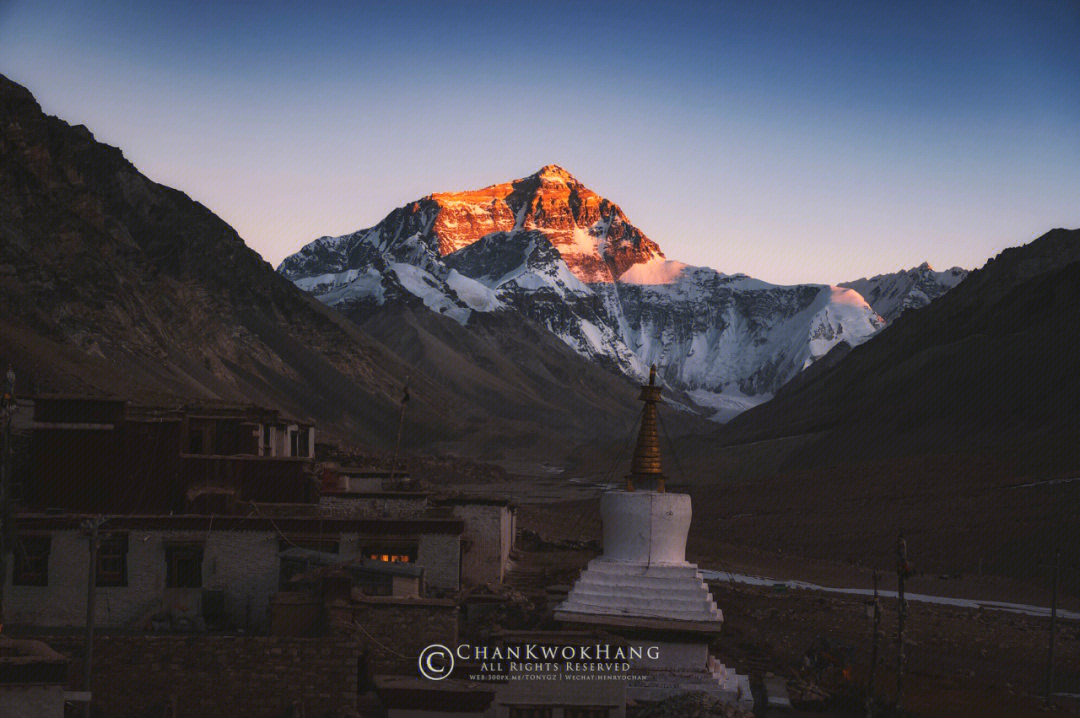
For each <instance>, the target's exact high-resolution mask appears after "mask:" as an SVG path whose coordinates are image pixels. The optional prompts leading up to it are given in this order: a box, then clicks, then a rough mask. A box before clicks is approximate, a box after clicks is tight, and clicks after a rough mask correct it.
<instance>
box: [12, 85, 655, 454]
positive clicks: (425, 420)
mask: <svg viewBox="0 0 1080 718" xmlns="http://www.w3.org/2000/svg"><path fill="white" fill-rule="evenodd" d="M444 221H447V219H446V218H444ZM628 241H629V240H628ZM613 251H616V250H613ZM616 254H617V252H616ZM410 296H412V295H410ZM417 303H419V301H418V302H417ZM420 308H421V309H423V307H422V305H420ZM411 311H412V310H411V309H410V308H409V307H407V306H402V307H401V312H400V313H399V314H398V315H396V316H395V317H394V321H395V323H394V325H393V327H392V329H393V331H389V330H387V331H383V330H384V329H385V328H386V327H385V326H380V325H378V324H377V323H375V324H373V325H372V327H371V330H372V331H379V332H381V336H382V337H383V338H385V339H386V340H387V341H389V342H392V343H393V345H394V347H393V349H390V348H388V347H387V346H386V345H385V344H384V343H382V342H380V341H378V340H377V339H375V338H373V337H372V334H371V333H370V332H369V331H365V330H364V329H363V328H361V327H360V326H358V325H357V324H356V323H355V322H353V321H350V320H349V319H347V318H346V317H344V316H343V315H341V314H340V313H338V312H337V311H335V310H334V309H331V308H329V307H327V306H326V305H325V304H324V303H322V302H319V301H316V300H315V299H313V298H311V297H310V296H308V295H307V294H305V293H304V292H302V291H300V290H299V289H297V288H296V287H295V286H294V285H293V284H292V283H291V282H289V281H288V280H286V279H285V278H283V277H282V276H281V275H279V274H278V273H276V272H275V271H274V270H273V268H272V267H271V266H270V265H269V264H267V263H266V262H265V261H263V260H262V258H261V257H259V255H258V254H257V253H255V252H254V251H252V250H251V249H249V248H248V247H247V246H246V245H245V244H244V242H243V240H242V239H241V238H240V237H239V236H237V234H236V232H235V231H234V230H233V229H232V228H231V227H229V226H228V225H227V224H226V223H225V222H223V221H222V220H221V219H220V218H218V217H216V216H215V215H214V214H213V213H211V212H210V211H209V210H207V209H206V208H205V207H203V206H202V205H200V204H198V203H197V202H194V201H192V200H191V199H190V198H189V197H187V196H186V195H184V194H183V193H182V192H179V191H177V190H175V189H171V188H169V187H165V186H162V185H159V184H156V183H154V182H153V181H151V180H149V179H147V178H146V177H145V176H143V175H142V174H140V173H139V171H138V170H137V169H136V168H135V167H134V166H132V165H131V163H130V162H128V161H127V160H126V159H125V158H124V157H123V155H122V154H121V152H120V150H118V149H116V148H115V147H110V146H107V145H103V144H101V143H99V142H96V141H95V140H94V138H93V135H92V134H91V133H90V131H89V130H87V129H86V128H85V127H81V126H77V127H72V126H69V125H68V124H66V123H64V122H62V121H61V120H58V119H56V118H54V117H49V116H46V115H45V114H43V113H42V111H41V108H40V106H39V105H38V104H37V102H36V101H35V100H34V98H33V96H32V95H31V94H30V93H29V92H28V91H27V90H26V89H24V88H22V87H21V86H19V85H17V84H16V83H14V82H11V81H10V80H8V79H7V78H3V77H0V362H11V363H13V364H14V366H15V369H16V372H17V374H18V376H19V384H20V387H19V388H20V391H22V392H87V393H94V394H101V393H106V394H112V395H116V396H121V397H125V398H129V399H134V400H136V401H145V402H166V403H170V404H171V403H180V402H184V401H192V400H200V401H224V402H239V401H243V402H248V401H251V402H257V403H260V404H263V405H267V406H274V407H279V408H281V409H283V410H285V411H286V412H288V413H290V414H292V415H294V416H297V417H300V418H308V419H312V420H314V421H316V422H317V424H318V427H319V430H320V432H321V435H322V436H324V437H325V436H326V435H327V434H330V435H331V436H334V437H336V438H339V439H342V440H345V441H346V442H349V443H354V444H355V443H364V444H370V445H376V446H377V445H382V446H386V445H388V444H391V443H392V442H393V440H394V437H395V434H396V428H397V417H398V408H399V403H398V402H399V398H400V396H401V390H402V386H403V383H404V381H405V379H406V377H407V376H411V379H410V387H411V392H410V393H411V396H412V401H411V402H410V404H409V409H408V417H407V418H408V429H407V431H406V434H405V441H406V443H407V444H410V445H412V446H425V447H432V446H447V447H450V448H453V449H455V450H459V451H461V452H464V453H469V454H472V455H476V454H478V453H480V452H482V451H489V452H497V451H498V449H499V447H506V446H519V447H528V446H532V445H542V446H546V447H548V450H549V453H552V454H557V453H558V452H559V451H561V450H562V448H563V447H567V446H569V445H571V443H572V442H580V441H588V440H590V439H593V438H596V437H600V438H609V439H614V438H618V439H620V440H621V439H622V437H623V436H624V435H625V433H626V432H627V431H628V430H629V426H630V424H631V423H632V422H633V419H634V417H635V415H636V411H637V407H636V402H635V401H634V396H635V388H634V387H633V386H632V385H631V384H630V382H628V381H626V380H625V379H622V378H619V377H616V376H614V375H612V374H610V373H609V372H606V371H604V370H602V369H600V368H599V367H596V366H594V365H592V364H591V363H589V362H587V361H585V360H583V359H581V358H580V357H579V356H578V355H576V354H574V353H573V352H572V351H570V350H569V349H568V348H567V347H566V346H565V345H563V344H562V343H561V342H559V341H558V340H556V339H555V338H554V337H551V336H550V335H549V334H547V332H546V330H543V329H542V328H540V327H536V326H533V325H529V326H516V327H514V328H513V330H510V329H507V328H506V327H498V326H492V327H489V328H488V329H486V330H484V331H472V332H468V333H466V332H464V331H463V330H462V327H461V326H460V325H459V324H457V323H456V322H453V321H451V320H448V319H446V318H444V317H441V316H438V315H435V314H433V313H431V312H427V310H423V314H424V316H422V317H421V318H420V319H416V318H414V317H411V316H410V314H411ZM384 319H386V320H387V321H390V317H389V316H387V317H384ZM525 347H528V348H529V351H531V354H530V353H528V352H527V351H526V349H525ZM526 354H528V355H526ZM403 356H407V357H408V359H403ZM425 369H430V371H425Z"/></svg>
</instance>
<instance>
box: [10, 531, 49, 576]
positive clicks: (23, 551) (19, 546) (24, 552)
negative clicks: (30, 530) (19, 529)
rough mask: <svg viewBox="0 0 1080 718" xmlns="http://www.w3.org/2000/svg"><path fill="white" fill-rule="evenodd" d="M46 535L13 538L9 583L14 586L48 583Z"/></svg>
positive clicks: (47, 538)
mask: <svg viewBox="0 0 1080 718" xmlns="http://www.w3.org/2000/svg"><path fill="white" fill-rule="evenodd" d="M50 543H51V541H50V539H49V537H48V536H19V537H18V538H16V539H15V566H14V568H13V570H12V572H11V583H12V584H13V585H15V586H48V585H49V546H50Z"/></svg>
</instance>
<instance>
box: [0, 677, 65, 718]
mask: <svg viewBox="0 0 1080 718" xmlns="http://www.w3.org/2000/svg"><path fill="white" fill-rule="evenodd" d="M24 716H25V717H27V718H64V689H63V687H62V686H34V685H20V686H0V718H9V717H10V718H24Z"/></svg>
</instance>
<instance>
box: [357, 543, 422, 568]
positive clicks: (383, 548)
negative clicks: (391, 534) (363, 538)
mask: <svg viewBox="0 0 1080 718" xmlns="http://www.w3.org/2000/svg"><path fill="white" fill-rule="evenodd" d="M360 553H361V555H363V557H364V558H368V559H371V560H373V561H388V562H390V563H416V544H415V543H407V542H402V543H386V542H381V541H380V542H375V543H369V544H365V545H364V548H363V549H362V550H361V551H360Z"/></svg>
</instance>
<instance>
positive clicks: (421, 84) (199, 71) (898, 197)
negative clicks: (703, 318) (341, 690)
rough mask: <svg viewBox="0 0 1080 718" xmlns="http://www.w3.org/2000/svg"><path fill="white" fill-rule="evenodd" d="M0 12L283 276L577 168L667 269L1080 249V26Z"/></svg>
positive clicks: (1033, 8) (921, 6) (904, 17)
mask: <svg viewBox="0 0 1080 718" xmlns="http://www.w3.org/2000/svg"><path fill="white" fill-rule="evenodd" d="M950 5H951V6H950V7H941V6H940V4H938V3H930V2H925V3H902V4H893V3H881V4H877V3H854V2H852V3H843V2H841V3H821V4H818V3H807V2H761V3H730V4H728V3H701V4H694V3H685V4H676V5H671V6H666V5H665V6H660V5H652V4H637V3H590V4H588V5H587V6H584V7H582V6H581V5H575V4H569V3H567V4H563V3H535V4H530V5H522V6H514V5H512V4H505V3H503V4H493V3H477V2H464V3H460V4H441V3H424V2H403V3H396V4H355V3H344V2H341V3H308V4H304V5H294V4H289V3H279V2H265V3H257V4H256V3H229V4H215V3H203V2H194V3H190V4H188V3H164V2H141V3H137V2H103V3H60V2H52V1H51V0H43V1H39V2H28V1H25V0H24V1H19V0H8V1H7V2H5V1H4V0H0V73H2V74H4V75H6V76H8V77H10V78H11V79H13V80H15V81H16V82H19V83H20V84H23V85H25V86H26V87H27V88H28V89H29V90H30V91H31V92H33V93H34V95H35V97H36V98H37V99H38V101H39V102H40V103H41V104H42V106H43V108H44V109H45V111H46V112H49V113H50V114H55V115H57V116H59V117H60V118H61V119H64V120H65V121H67V122H69V123H71V124H84V125H86V126H87V127H88V128H89V129H90V130H91V131H92V132H93V133H94V134H95V136H96V137H97V139H98V140H100V141H102V142H106V143H108V144H111V145H115V146H118V147H120V148H121V149H122V150H123V151H124V154H125V156H126V157H127V158H128V159H130V160H131V161H132V162H133V163H134V164H135V165H136V166H137V167H138V168H139V169H140V170H141V171H143V172H144V173H145V174H146V175H148V176H149V177H150V178H151V179H153V180H155V181H157V182H160V183H162V184H166V185H169V186H172V187H176V188H177V189H180V190H182V191H184V192H186V193H187V194H189V195H190V196H191V197H193V198H194V199H196V200H198V201H199V202H201V203H203V204H204V205H206V206H207V207H209V208H210V209H211V210H213V211H214V212H216V213H217V214H218V215H219V216H221V217H222V218H223V219H224V220H225V221H226V222H228V223H229V224H231V225H232V226H233V227H235V228H236V229H237V231H238V232H239V233H240V235H241V236H242V237H243V238H244V239H245V241H246V242H247V243H248V245H249V246H251V247H253V248H254V249H256V250H257V251H258V252H260V253H261V254H262V255H263V257H264V258H266V259H267V261H269V262H271V263H272V264H274V265H275V266H276V265H277V264H278V263H279V262H280V260H281V259H282V258H283V257H285V256H286V255H288V254H290V253H292V252H294V251H296V250H297V249H299V248H300V247H301V246H303V245H304V244H306V243H307V242H310V241H311V240H313V239H315V238H317V237H319V236H323V235H338V234H345V233H349V232H353V231H355V230H358V229H361V228H365V227H369V226H372V225H374V224H376V223H377V222H378V221H379V220H381V219H382V218H383V217H384V216H385V215H386V214H388V213H389V212H390V211H391V210H393V209H394V208H396V207H398V206H401V205H403V204H405V203H407V202H410V201H412V200H415V199H418V198H420V197H422V196H425V195H427V194H431V193H435V192H445V191H461V190H468V189H477V188H480V187H483V186H486V185H489V184H494V183H498V182H504V181H507V180H510V179H515V178H518V177H522V176H525V175H528V174H530V173H532V172H534V171H536V170H537V169H539V168H540V167H541V166H543V165H546V164H558V165H561V166H562V167H564V168H566V169H567V170H569V171H570V172H571V173H572V174H574V175H575V176H576V177H577V178H578V179H579V180H581V181H582V182H583V183H585V184H586V185H587V186H588V187H590V188H591V189H593V190H594V191H596V192H597V193H599V194H601V195H603V196H604V197H607V198H608V199H611V200H612V201H614V202H616V203H618V204H619V205H620V206H621V207H622V208H623V210H624V211H625V212H626V214H627V216H628V217H629V218H630V221H631V222H633V223H634V224H635V225H637V226H638V227H640V228H641V229H642V230H643V231H644V232H645V233H646V234H648V235H649V237H650V238H652V239H653V240H654V241H656V242H657V243H658V244H659V245H660V247H661V249H662V250H663V251H664V253H665V255H666V256H667V258H668V259H670V260H677V261H678V262H684V263H686V264H689V265H704V266H709V267H713V268H714V269H717V270H718V271H721V272H724V273H728V274H734V273H745V274H748V275H750V276H752V277H755V278H758V279H762V280H765V281H770V282H776V283H781V284H791V283H797V282H818V283H829V284H836V283H839V282H842V281H851V280H855V279H858V278H861V277H866V276H872V275H875V274H880V273H885V272H893V271H896V270H899V269H907V268H910V267H913V266H916V265H918V264H920V263H921V262H923V261H929V262H930V263H931V265H933V266H934V267H935V268H936V269H939V270H944V269H948V268H950V267H952V266H961V267H964V268H967V269H973V268H976V267H978V266H981V265H982V264H983V263H984V262H985V261H986V259H987V258H989V257H990V256H993V255H994V254H996V253H997V252H999V251H1001V250H1002V249H1004V248H1005V247H1009V246H1015V245H1019V244H1024V243H1026V242H1029V241H1031V240H1032V239H1034V238H1035V237H1037V236H1039V235H1041V234H1043V233H1045V232H1046V231H1048V230H1050V229H1052V228H1054V227H1080V131H1078V128H1080V42H1077V41H1076V38H1077V37H1078V36H1080V9H1078V7H1080V6H1077V5H1076V4H1075V3H1024V2H1016V3H991V2H987V3H957V4H950Z"/></svg>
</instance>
